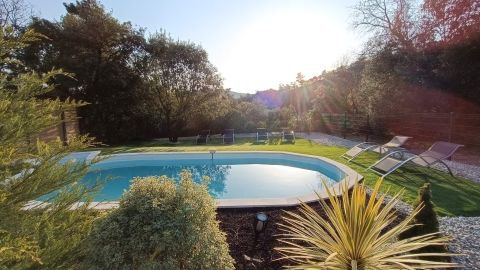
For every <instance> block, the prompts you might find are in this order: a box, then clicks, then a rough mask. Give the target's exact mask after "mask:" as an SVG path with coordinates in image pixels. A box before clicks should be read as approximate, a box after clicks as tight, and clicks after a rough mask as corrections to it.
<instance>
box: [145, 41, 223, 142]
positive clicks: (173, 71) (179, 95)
mask: <svg viewBox="0 0 480 270" xmlns="http://www.w3.org/2000/svg"><path fill="white" fill-rule="evenodd" d="M147 50H148V56H147V58H148V60H147V64H146V68H145V73H144V75H143V79H144V83H145V86H144V92H143V97H144V100H143V103H144V104H145V106H144V108H145V113H151V114H153V115H152V118H153V119H154V120H155V122H156V123H157V125H158V126H157V127H158V128H159V130H160V132H161V133H163V134H166V135H168V137H169V139H170V141H172V142H175V141H177V138H178V136H179V134H181V132H182V131H183V130H184V129H185V127H186V126H187V125H189V122H190V121H191V119H194V117H196V116H197V115H204V116H205V117H208V118H210V119H212V118H213V117H215V116H219V115H221V114H223V113H224V109H225V107H224V104H225V102H226V100H227V92H226V91H225V90H224V89H223V85H222V79H221V77H220V75H219V74H218V73H217V70H216V68H215V67H214V66H213V65H212V64H211V63H210V62H209V61H208V55H207V53H206V52H205V50H204V49H202V48H201V47H200V46H197V45H195V44H193V43H190V42H183V41H174V40H173V39H171V38H170V37H168V36H167V35H166V34H165V33H157V34H155V35H153V36H152V37H151V38H150V39H149V42H148V47H147Z"/></svg>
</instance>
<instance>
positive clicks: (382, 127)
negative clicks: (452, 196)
mask: <svg viewBox="0 0 480 270" xmlns="http://www.w3.org/2000/svg"><path fill="white" fill-rule="evenodd" d="M314 121H315V123H314V126H315V127H316V129H318V130H319V131H322V132H326V133H333V134H338V135H341V136H343V137H344V138H345V137H347V136H351V135H363V136H365V137H366V138H365V139H366V140H368V138H369V136H389V135H393V134H397V135H404V136H411V137H414V138H416V139H418V140H423V141H450V142H456V143H460V144H465V145H479V146H480V114H461V113H454V112H451V113H408V114H390V115H378V116H369V115H365V114H348V113H343V114H338V113H337V114H330V113H324V114H321V115H320V117H318V118H317V119H315V120H314Z"/></svg>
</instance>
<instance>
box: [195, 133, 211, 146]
mask: <svg viewBox="0 0 480 270" xmlns="http://www.w3.org/2000/svg"><path fill="white" fill-rule="evenodd" d="M209 139H210V130H208V129H205V130H202V131H200V133H199V134H198V135H197V144H201V143H204V144H206V143H208V140H209Z"/></svg>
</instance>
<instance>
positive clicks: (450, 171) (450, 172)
mask: <svg viewBox="0 0 480 270" xmlns="http://www.w3.org/2000/svg"><path fill="white" fill-rule="evenodd" d="M439 162H441V163H442V164H443V166H445V167H446V168H447V170H448V173H449V174H450V175H451V176H455V175H453V172H452V170H451V169H450V167H448V165H447V164H445V162H443V161H442V160H439Z"/></svg>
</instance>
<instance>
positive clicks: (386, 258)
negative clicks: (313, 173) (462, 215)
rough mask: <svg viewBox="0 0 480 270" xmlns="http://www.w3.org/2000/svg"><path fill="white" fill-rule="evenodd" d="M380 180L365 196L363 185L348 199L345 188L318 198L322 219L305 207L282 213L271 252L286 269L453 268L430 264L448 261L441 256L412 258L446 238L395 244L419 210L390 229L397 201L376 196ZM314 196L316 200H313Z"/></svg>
mask: <svg viewBox="0 0 480 270" xmlns="http://www.w3.org/2000/svg"><path fill="white" fill-rule="evenodd" d="M381 183H382V181H381V180H379V181H378V182H377V183H376V185H375V187H374V189H373V192H372V193H371V194H370V196H368V194H367V191H366V188H365V187H364V186H363V185H360V184H355V185H354V187H353V189H352V190H351V193H350V192H349V190H348V187H347V185H346V184H345V185H342V187H341V188H340V192H339V193H338V194H337V192H336V191H335V190H332V189H331V188H327V187H326V186H325V190H327V193H328V200H324V199H322V197H321V196H318V197H319V202H320V205H321V206H322V208H323V210H324V211H325V213H326V218H323V217H322V216H321V215H320V214H319V213H317V211H315V210H314V209H313V208H312V207H310V206H308V205H307V204H302V205H301V208H300V213H299V214H297V213H294V212H286V215H285V216H284V217H283V219H284V223H283V224H280V228H281V230H282V231H283V233H282V234H281V239H280V241H281V242H282V243H283V244H284V246H282V247H278V248H276V250H277V251H279V252H280V253H281V254H282V255H283V257H282V259H288V260H291V261H292V262H293V264H294V265H292V266H289V268H291V269H332V270H333V269H339V270H340V269H341V270H345V269H352V270H356V269H362V270H363V269H438V268H451V267H455V266H456V264H453V263H445V262H434V261H430V260H428V259H426V257H430V258H431V257H432V256H451V255H452V254H443V253H416V251H417V250H418V249H420V248H423V247H426V246H430V245H445V244H446V243H447V242H448V238H446V237H442V236H440V235H438V234H427V235H422V236H418V237H412V238H408V239H404V240H398V235H399V234H400V233H402V232H404V231H405V230H408V229H409V228H411V227H412V226H415V225H411V224H409V222H410V221H411V220H412V219H413V218H414V216H415V215H416V214H417V213H418V212H419V211H420V209H421V207H422V206H421V205H419V206H418V207H417V208H416V209H415V210H414V211H413V212H412V213H411V214H410V215H409V216H408V217H407V218H405V219H404V220H403V221H401V222H400V223H399V224H398V225H395V226H393V223H394V222H395V220H396V219H397V215H396V213H395V206H396V205H397V204H398V197H399V196H400V195H401V193H399V194H397V195H396V196H394V198H393V199H392V200H390V201H389V202H386V200H385V195H379V189H380V185H381ZM317 195H318V194H317ZM377 195H378V198H376V197H377Z"/></svg>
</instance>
